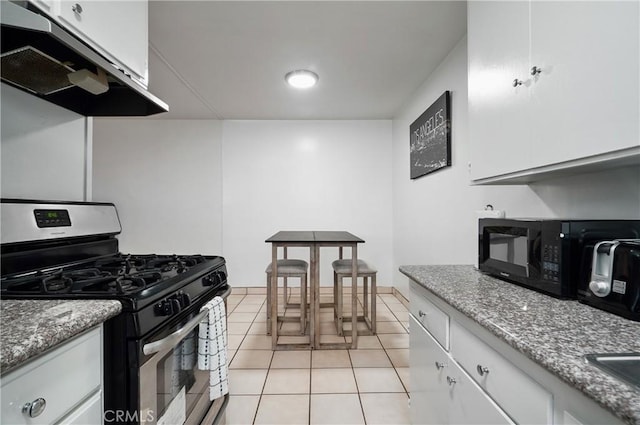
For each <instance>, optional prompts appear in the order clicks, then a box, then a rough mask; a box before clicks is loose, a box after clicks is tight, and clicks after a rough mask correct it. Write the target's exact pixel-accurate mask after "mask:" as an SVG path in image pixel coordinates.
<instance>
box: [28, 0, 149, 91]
mask: <svg viewBox="0 0 640 425" xmlns="http://www.w3.org/2000/svg"><path fill="white" fill-rule="evenodd" d="M31 1H32V3H33V4H34V5H36V6H38V7H39V8H40V9H42V10H44V11H45V12H47V14H49V15H50V16H51V17H52V18H53V19H55V20H56V21H58V23H60V24H61V25H62V26H63V27H64V28H66V29H67V30H68V31H70V32H72V33H73V34H74V35H76V36H78V37H79V38H80V39H82V40H83V41H84V42H86V43H87V44H89V45H90V46H91V47H93V48H94V49H96V50H97V51H98V52H99V53H100V54H101V55H103V56H104V57H105V58H107V59H108V60H109V61H110V62H112V63H113V64H115V65H116V67H117V68H119V69H122V70H123V71H124V72H125V73H126V74H129V75H131V77H133V79H134V80H136V81H138V82H139V83H141V84H142V85H143V86H145V87H146V86H147V84H148V81H149V78H148V69H149V64H148V62H149V59H148V58H149V52H148V49H149V34H148V32H149V22H148V17H149V5H148V2H147V1H146V0H125V1H103V0H77V1H69V0H46V1H45V0H31Z"/></svg>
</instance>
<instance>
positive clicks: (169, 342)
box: [142, 287, 231, 355]
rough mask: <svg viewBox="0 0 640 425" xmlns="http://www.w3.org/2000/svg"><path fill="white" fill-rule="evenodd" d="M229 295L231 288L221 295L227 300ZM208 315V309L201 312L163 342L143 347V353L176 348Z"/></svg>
mask: <svg viewBox="0 0 640 425" xmlns="http://www.w3.org/2000/svg"><path fill="white" fill-rule="evenodd" d="M229 294H231V287H229V288H228V289H227V290H226V291H224V293H223V294H222V295H220V297H222V299H225V300H226V299H227V297H228V296H229ZM207 314H209V310H208V309H205V310H203V311H201V312H200V313H198V315H197V316H196V317H194V318H193V319H191V320H190V321H189V323H187V324H186V325H184V326H183V327H181V328H180V329H178V330H177V331H175V332H174V333H172V334H171V335H168V336H166V337H164V338H162V339H161V340H158V341H154V342H150V343H148V344H145V345H143V346H142V352H143V353H144V354H146V355H149V354H153V353H158V352H160V351H164V350H165V349H169V348H173V347H175V346H176V345H177V344H178V343H179V342H180V341H182V340H183V339H184V338H185V337H186V336H187V335H188V334H189V332H191V331H192V330H194V329H195V327H196V326H198V325H199V324H200V322H201V321H202V320H203V319H204V318H205V317H207Z"/></svg>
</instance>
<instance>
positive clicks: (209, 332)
mask: <svg viewBox="0 0 640 425" xmlns="http://www.w3.org/2000/svg"><path fill="white" fill-rule="evenodd" d="M204 309H208V310H209V313H208V314H207V316H205V318H204V319H202V322H200V329H199V331H198V340H199V341H198V368H199V369H200V370H209V371H211V373H210V376H209V400H215V399H217V398H220V397H222V396H223V395H225V394H227V393H228V392H229V384H228V375H229V371H228V367H227V320H226V316H227V313H226V311H225V307H224V300H223V299H222V298H221V297H215V298H214V299H212V300H211V301H209V302H208V303H207V304H205V305H204V306H203V307H202V309H201V310H200V311H203V310H204Z"/></svg>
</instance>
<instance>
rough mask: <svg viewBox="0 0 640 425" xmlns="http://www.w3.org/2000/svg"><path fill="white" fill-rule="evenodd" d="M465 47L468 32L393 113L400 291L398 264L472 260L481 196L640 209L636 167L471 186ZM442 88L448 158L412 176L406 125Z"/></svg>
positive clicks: (538, 207) (597, 212) (589, 210)
mask: <svg viewBox="0 0 640 425" xmlns="http://www.w3.org/2000/svg"><path fill="white" fill-rule="evenodd" d="M466 49H467V43H466V38H465V39H463V40H461V41H460V43H459V44H458V45H457V46H456V47H455V48H454V49H453V50H452V51H451V53H450V54H449V56H448V57H447V58H446V59H445V60H444V61H443V63H442V64H441V65H440V66H439V67H438V69H437V70H436V71H435V72H434V73H433V74H431V75H430V76H429V78H428V79H427V81H426V82H425V83H424V84H423V85H422V87H421V88H420V89H419V90H418V91H417V92H416V94H415V96H414V97H413V98H411V99H408V100H407V103H406V104H405V106H404V107H403V108H402V110H401V111H400V112H399V113H398V115H397V116H396V117H395V118H394V120H393V142H392V143H393V268H394V273H395V274H394V286H396V287H397V288H398V289H399V290H400V291H401V292H403V293H404V294H405V295H408V280H407V278H406V277H405V276H404V275H402V274H401V273H399V272H398V271H397V269H398V267H399V266H400V265H408V264H473V263H474V262H475V256H476V252H477V248H476V244H477V242H476V238H477V235H476V232H477V219H476V214H475V211H476V210H482V209H483V207H484V206H485V205H486V204H492V205H493V206H494V207H495V208H496V209H501V210H505V211H506V213H507V216H509V217H573V218H636V219H637V218H639V217H640V167H630V168H625V169H618V170H612V171H609V172H601V173H596V174H590V175H580V176H574V177H571V178H564V179H558V180H547V181H542V182H538V183H536V184H534V185H531V186H526V185H521V186H471V185H470V184H469V173H468V163H469V162H470V161H471V157H470V143H471V141H470V139H469V134H468V128H467V50H466ZM445 90H450V91H451V92H452V95H451V105H452V166H451V167H448V168H445V169H443V170H440V171H437V172H435V173H433V174H429V175H427V176H424V177H421V178H419V179H416V180H410V179H409V125H410V124H411V123H412V122H413V121H414V120H415V119H416V118H417V117H418V116H420V114H421V113H422V112H424V110H425V109H426V108H427V107H429V105H431V103H432V102H433V101H434V100H436V99H437V98H438V97H439V96H440V95H441V94H442V93H443V92H444V91H445Z"/></svg>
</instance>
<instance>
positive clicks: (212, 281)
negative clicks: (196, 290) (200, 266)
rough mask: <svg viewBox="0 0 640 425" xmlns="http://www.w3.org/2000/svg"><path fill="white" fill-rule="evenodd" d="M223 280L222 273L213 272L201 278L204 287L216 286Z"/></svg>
mask: <svg viewBox="0 0 640 425" xmlns="http://www.w3.org/2000/svg"><path fill="white" fill-rule="evenodd" d="M223 279H224V273H222V272H213V273H210V274H208V275H206V276H205V277H203V278H202V284H203V285H204V286H217V285H219V284H221V283H222V281H223Z"/></svg>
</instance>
